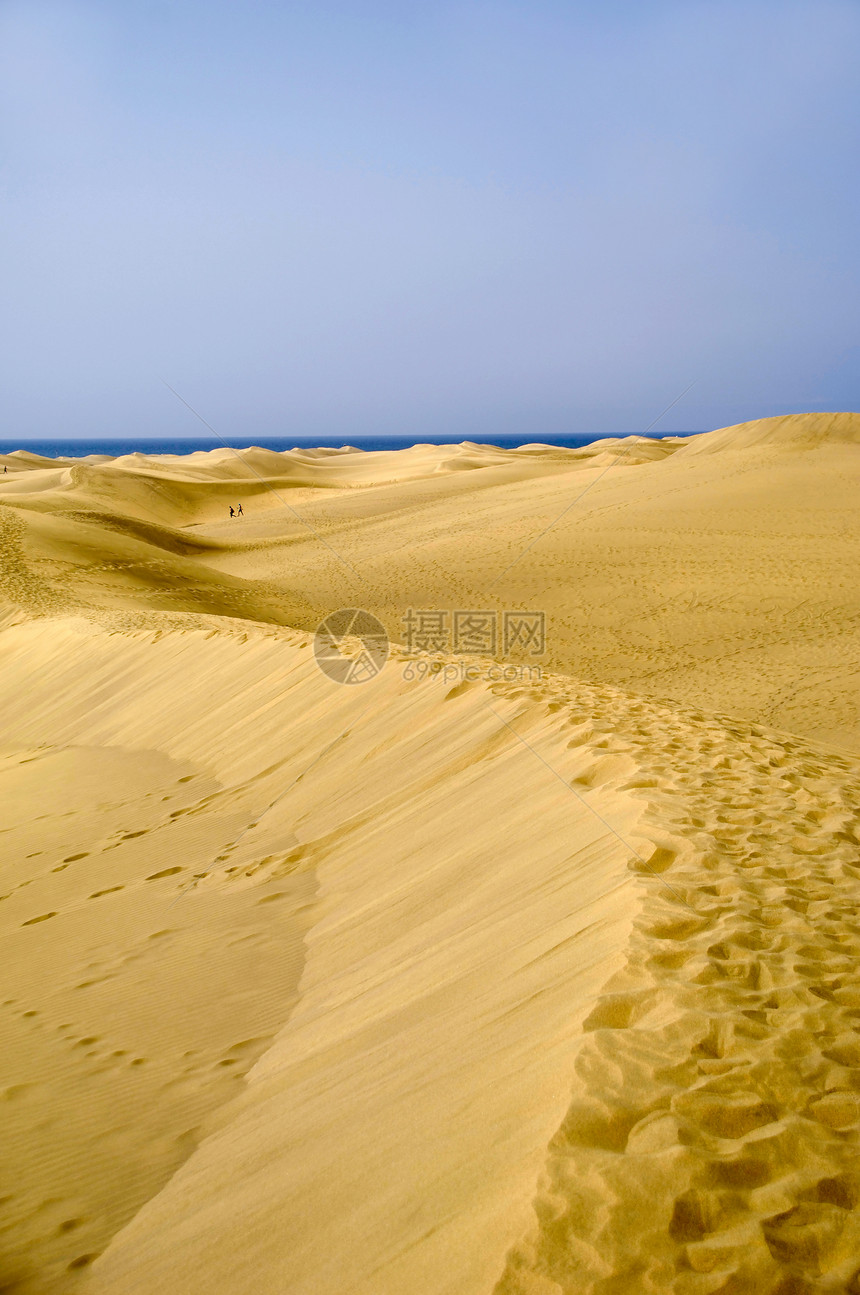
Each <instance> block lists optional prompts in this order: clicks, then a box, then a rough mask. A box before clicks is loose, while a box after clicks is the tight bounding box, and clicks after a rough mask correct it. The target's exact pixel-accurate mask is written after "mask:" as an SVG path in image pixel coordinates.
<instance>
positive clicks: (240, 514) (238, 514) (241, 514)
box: [236, 504, 245, 517]
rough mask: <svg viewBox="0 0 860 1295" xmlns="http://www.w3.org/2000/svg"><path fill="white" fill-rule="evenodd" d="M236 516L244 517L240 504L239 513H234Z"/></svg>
mask: <svg viewBox="0 0 860 1295" xmlns="http://www.w3.org/2000/svg"><path fill="white" fill-rule="evenodd" d="M236 516H237V517H244V516H245V512H244V509H243V508H242V505H241V504H240V505H239V511H238V512H237V513H236Z"/></svg>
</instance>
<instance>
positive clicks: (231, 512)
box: [230, 504, 235, 517]
mask: <svg viewBox="0 0 860 1295" xmlns="http://www.w3.org/2000/svg"><path fill="white" fill-rule="evenodd" d="M230 516H231V517H235V513H234V512H233V505H232V504H231V505H230Z"/></svg>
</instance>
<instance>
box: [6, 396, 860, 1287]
mask: <svg viewBox="0 0 860 1295" xmlns="http://www.w3.org/2000/svg"><path fill="white" fill-rule="evenodd" d="M0 464H2V465H6V466H7V467H8V472H7V473H2V472H0V668H1V669H2V673H0V679H2V683H3V739H2V744H0V787H2V789H3V791H4V796H3V806H4V814H3V821H2V823H0V852H2V853H0V928H2V935H3V941H4V959H3V967H2V970H0V980H2V985H0V990H2V992H0V1058H2V1061H0V1068H2V1070H1V1071H0V1073H1V1074H2V1077H0V1110H2V1112H3V1117H2V1119H3V1130H4V1132H3V1140H4V1155H3V1165H2V1168H0V1290H2V1291H8V1292H10V1293H11V1292H14V1293H15V1295H151V1293H152V1292H156V1291H170V1292H171V1295H245V1293H247V1295H345V1292H350V1293H351V1295H402V1293H403V1292H416V1293H418V1292H420V1295H473V1293H474V1295H479V1293H480V1295H493V1293H495V1295H610V1292H619V1293H621V1292H628V1291H630V1292H639V1291H642V1292H663V1291H667V1292H668V1291H671V1292H677V1293H678V1295H712V1293H713V1295H717V1293H718V1292H720V1293H721V1295H747V1293H749V1295H753V1292H755V1293H756V1295H757V1293H758V1292H772V1293H773V1295H776V1293H777V1292H780V1295H801V1293H803V1295H807V1293H808V1292H813V1291H834V1292H835V1291H843V1290H844V1291H851V1290H854V1289H860V1285H858V1283H860V1276H858V1271H860V1171H858V1168H857V1166H858V1150H860V1145H858V1144H860V1026H858V1006H860V975H859V974H858V970H857V968H858V957H860V925H858V923H857V920H856V908H857V904H858V901H860V854H858V846H860V689H858V677H860V671H858V659H860V646H859V645H858V630H857V626H858V617H860V596H858V595H860V588H858V577H857V571H858V569H860V552H858V549H860V534H858V531H860V527H858V520H857V519H858V510H857V506H856V497H857V493H858V487H860V415H858V414H850V413H840V414H804V415H792V416H787V417H779V418H770V419H762V420H759V421H757V422H753V423H744V424H739V425H738V426H735V427H731V428H722V429H719V430H717V431H714V432H710V433H707V434H704V435H701V436H697V437H694V438H678V437H671V438H666V439H664V440H659V441H654V440H650V439H647V438H642V437H628V438H620V439H614V440H611V441H601V442H597V443H595V444H594V445H592V446H587V447H584V448H582V449H576V450H565V449H559V448H557V447H548V446H540V445H530V446H523V447H521V448H519V449H517V450H502V449H499V448H496V447H492V446H484V445H475V444H470V443H464V444H463V445H460V446H429V445H425V446H415V447H413V448H412V449H410V450H403V451H397V452H388V453H384V452H380V453H373V454H365V453H362V452H360V451H357V450H354V449H352V448H349V447H347V448H344V449H343V450H334V451H332V450H316V451H307V450H302V451H291V452H289V453H285V454H275V453H272V452H271V451H267V450H264V449H259V448H257V449H251V450H241V451H235V452H234V451H231V450H228V449H224V448H222V449H219V450H215V451H210V452H200V453H195V454H193V455H189V456H187V457H181V458H178V457H174V456H168V455H163V456H148V455H144V454H134V455H125V456H123V457H121V458H117V459H110V458H108V457H104V456H93V457H92V458H90V459H88V460H86V461H83V460H82V461H73V460H62V461H57V460H45V459H40V458H38V457H37V456H34V455H30V454H27V453H24V452H18V453H15V454H11V455H7V456H5V457H0ZM240 503H241V504H242V506H243V515H242V516H241V517H240V518H233V519H231V518H230V516H229V508H230V507H231V506H232V507H233V508H234V509H235V508H237V507H238V505H239V504H240ZM340 607H361V608H366V609H367V610H369V611H370V612H373V613H374V614H375V615H377V616H378V617H379V618H380V619H381V620H382V621H383V623H384V624H385V626H386V628H387V630H388V632H389V635H390V637H391V640H392V643H393V648H392V654H391V659H390V660H389V662H388V664H387V665H386V666H385V667H384V669H383V670H382V671H381V673H379V674H378V675H377V676H376V677H375V678H373V679H372V681H370V682H367V683H365V684H362V685H360V686H357V687H345V686H343V685H340V684H338V683H336V682H333V681H332V680H331V679H330V678H328V677H326V675H325V674H324V673H322V672H321V671H320V670H319V668H318V667H317V665H316V664H315V661H314V652H313V645H312V633H313V630H314V628H315V627H316V625H317V624H318V623H319V621H320V620H322V618H323V617H325V616H327V615H328V614H330V613H331V612H332V611H334V610H336V609H337V608H340ZM410 609H412V610H413V611H420V610H424V611H432V610H436V611H443V612H446V613H448V614H450V615H453V613H454V612H455V611H457V610H460V611H469V610H470V609H471V610H473V611H476V612H477V611H483V612H493V613H498V614H499V615H502V614H503V613H504V612H506V611H531V612H543V613H545V616H546V653H545V655H544V656H542V657H540V658H535V657H533V656H530V655H529V649H528V647H521V648H520V649H515V650H512V651H511V653H510V654H509V657H508V658H507V659H505V658H504V653H503V652H502V650H501V644H500V643H497V644H496V651H495V652H492V651H486V652H471V653H466V654H465V655H464V654H462V653H460V654H457V653H456V652H454V647H453V643H452V644H450V645H448V646H445V645H443V646H441V647H440V648H439V650H438V651H437V652H436V653H435V659H436V662H437V665H438V667H439V668H438V669H437V670H436V671H435V672H430V671H429V670H428V672H427V673H426V674H420V673H416V671H415V669H414V668H410V654H409V653H408V651H407V643H406V640H407V637H408V634H409V632H410V630H409V623H408V622H407V621H406V619H405V618H406V615H407V613H408V611H409V610H410ZM505 661H506V663H507V664H509V665H510V664H514V665H517V666H528V667H530V668H531V670H530V671H526V672H522V673H521V674H520V675H519V676H518V677H513V672H512V671H509V676H508V677H507V678H506V677H504V676H503V674H502V672H501V670H500V668H499V667H500V664H504V663H505ZM537 665H539V666H540V667H541V671H542V673H541V675H540V676H539V675H538V673H537V672H536V669H535V667H536V666H537ZM466 667H469V670H468V672H467V671H466Z"/></svg>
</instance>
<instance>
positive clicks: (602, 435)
mask: <svg viewBox="0 0 860 1295" xmlns="http://www.w3.org/2000/svg"><path fill="white" fill-rule="evenodd" d="M642 434H643V433H632V432H611V433H609V432H575V433H573V434H571V435H569V436H546V435H544V436H542V435H540V433H537V432H535V433H530V434H529V435H522V436H461V437H459V438H457V437H454V436H430V437H412V436H356V437H353V438H352V439H351V440H345V439H344V438H343V437H325V436H322V437H302V436H269V437H263V438H259V437H258V438H256V439H253V438H248V437H243V436H234V437H230V439H229V440H227V439H226V438H225V439H224V440H219V439H218V438H217V437H214V436H185V437H170V438H167V437H147V436H138V437H130V438H126V437H116V438H110V439H108V438H93V439H92V440H89V439H81V440H72V439H67V440H64V439H59V438H58V439H56V440H27V439H22V440H15V441H13V440H6V439H4V440H0V454H10V453H11V452H12V451H13V450H29V451H30V452H31V453H32V454H41V455H43V456H44V457H45V458H50V459H56V458H73V459H82V458H85V457H86V455H88V454H109V455H111V456H113V457H119V456H120V455H122V454H134V453H136V452H138V453H141V454H193V453H194V452H195V450H198V451H199V450H215V449H218V448H219V446H223V445H229V446H230V447H231V448H233V449H237V450H242V449H249V448H250V447H251V446H252V445H256V446H260V447H261V448H262V449H267V450H276V451H279V452H280V451H283V450H295V449H322V448H334V449H337V448H339V447H341V446H344V445H351V446H354V447H355V449H358V450H406V449H409V448H410V446H412V445H459V444H461V443H462V442H463V441H464V440H470V441H473V442H474V443H476V444H478V445H498V446H499V447H500V448H501V449H508V450H510V449H515V448H516V447H517V446H518V445H530V444H534V443H535V442H539V443H540V444H542V445H558V446H562V447H564V448H566V449H578V448H579V447H580V446H582V445H590V444H591V443H592V442H593V441H599V440H604V439H606V438H607V437H608V436H631V435H642ZM645 435H647V436H649V437H651V438H652V439H657V438H659V437H660V436H695V435H697V433H696V432H647V433H645Z"/></svg>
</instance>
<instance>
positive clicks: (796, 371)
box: [0, 0, 860, 439]
mask: <svg viewBox="0 0 860 1295" xmlns="http://www.w3.org/2000/svg"><path fill="white" fill-rule="evenodd" d="M858 56H860V5H858V4H857V3H856V0H850V2H849V0H845V2H843V0H814V3H794V2H793V0H744V3H732V0H711V2H710V3H698V2H697V0H683V2H682V3H659V2H654V3H651V2H650V0H639V2H638V3H626V2H622V0H603V2H602V3H597V2H595V3H588V4H580V3H561V2H552V0H528V3H519V2H514V0H510V2H503V0H484V2H483V3H478V2H474V3H454V2H451V0H433V3H424V2H423V0H413V2H412V3H406V2H405V0H401V2H400V3H394V2H393V0H389V2H387V3H383V2H381V0H380V2H373V0H366V2H365V0H354V2H353V3H329V2H328V0H313V3H290V0H284V2H282V3H278V4H270V3H266V2H265V0H262V2H259V3H256V4H254V5H253V6H249V7H247V8H246V7H245V6H240V5H237V4H235V3H230V4H227V3H221V2H220V0H207V2H206V3H205V4H204V3H198V2H197V0H150V2H148V3H147V4H139V3H134V4H132V3H124V2H123V0H111V2H110V3H80V4H79V3H76V0H62V2H61V3H44V2H43V0H2V3H0V86H2V88H0V122H2V125H0V131H2V140H0V144H2V166H0V195H1V196H0V231H2V233H1V235H0V248H2V251H0V255H2V260H3V266H2V275H3V307H4V308H3V312H2V314H3V325H2V337H0V344H2V348H3V364H2V367H1V368H0V374H2V377H0V438H3V439H15V438H16V437H18V436H20V437H22V438H24V437H39V436H44V437H56V436H63V435H68V436H109V435H114V434H115V435H118V436H120V435H121V436H130V435H131V436H137V435H153V436H157V435H160V436H171V435H194V434H196V433H197V432H198V431H199V432H201V433H202V432H203V430H204V429H203V428H202V427H200V426H199V424H195V423H194V421H193V419H192V418H191V415H190V414H188V412H187V411H186V410H185V409H183V407H182V406H181V405H179V403H178V402H177V401H176V400H175V398H174V397H173V396H171V394H170V392H168V391H167V390H166V388H165V387H164V386H163V384H162V381H161V379H162V378H163V379H166V380H167V381H168V382H169V383H171V385H172V386H174V387H176V388H177V389H178V390H179V391H180V392H181V393H182V394H183V395H184V396H185V398H186V399H187V400H189V401H190V402H191V403H192V404H193V405H195V406H196V407H197V408H198V409H199V410H200V412H201V413H202V414H203V415H204V416H205V417H206V418H207V419H208V420H209V421H210V422H211V423H212V424H213V425H214V426H215V427H216V428H217V430H218V431H219V432H221V433H222V434H223V435H225V436H228V437H229V435H231V434H233V435H237V436H238V435H241V436H251V437H257V436H259V437H264V436H280V435H308V436H314V435H320V436H326V437H329V436H340V435H343V436H344V437H345V438H346V439H348V438H349V437H351V436H360V435H379V434H384V433H394V434H398V435H409V436H411V435H414V436H416V438H418V439H420V438H421V437H422V436H425V435H435V434H444V435H449V434H453V435H456V436H458V437H459V436H462V437H468V436H469V435H473V434H475V435H477V434H480V435H491V434H493V433H494V432H498V433H505V434H511V433H513V434H525V435H528V436H534V437H535V438H539V437H540V435H541V434H553V433H561V432H581V431H596V432H600V431H603V432H612V431H624V430H635V429H640V428H643V427H644V426H645V425H646V424H648V423H649V422H650V421H651V420H652V419H653V418H654V417H655V416H656V415H657V414H658V413H659V412H660V410H661V409H662V408H663V407H664V406H665V405H667V404H668V403H669V401H670V400H672V399H673V398H674V397H675V396H676V395H678V393H679V392H680V391H681V390H682V389H683V388H684V387H685V386H687V384H688V383H690V382H692V381H694V380H695V386H694V387H693V389H692V390H691V391H690V392H689V393H688V395H687V396H685V397H684V399H683V400H682V401H681V402H680V403H679V404H678V405H677V406H676V407H675V409H673V410H672V411H671V413H670V414H669V415H668V416H667V417H666V419H665V420H664V422H663V423H661V424H660V426H661V428H665V430H667V431H671V430H685V429H693V428H705V427H714V426H720V425H725V424H727V423H731V422H736V421H740V420H742V419H746V418H755V417H761V416H764V415H767V414H772V413H784V412H793V411H801V410H805V409H851V408H854V409H857V408H860V330H858V324H860V283H858V278H860V275H858V259H860V257H858V237H857V231H858V229H860V210H858V209H860V167H858V165H857V162H858V156H860V149H859V148H858V143H860V140H858V135H860V129H858V128H860V89H858V85H860V78H858V68H860V57H858Z"/></svg>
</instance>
